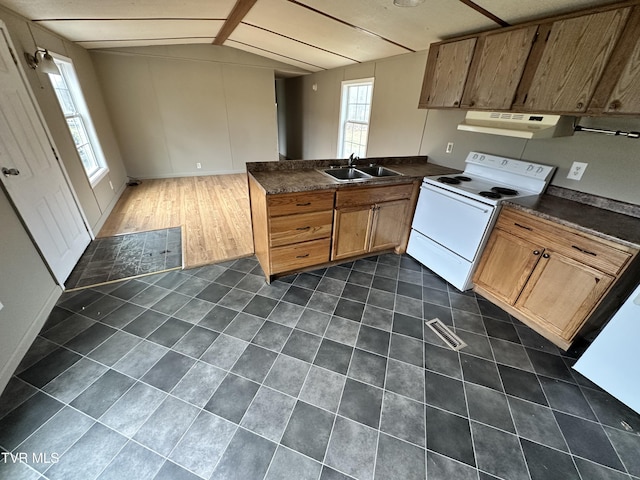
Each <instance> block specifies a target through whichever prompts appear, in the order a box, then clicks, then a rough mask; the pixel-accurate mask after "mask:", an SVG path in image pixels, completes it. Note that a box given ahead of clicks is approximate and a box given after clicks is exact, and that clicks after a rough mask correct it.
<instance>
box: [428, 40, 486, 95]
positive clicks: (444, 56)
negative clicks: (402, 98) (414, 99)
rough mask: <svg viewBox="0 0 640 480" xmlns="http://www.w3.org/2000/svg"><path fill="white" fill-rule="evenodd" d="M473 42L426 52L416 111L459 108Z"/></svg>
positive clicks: (438, 45) (442, 46)
mask: <svg viewBox="0 0 640 480" xmlns="http://www.w3.org/2000/svg"><path fill="white" fill-rule="evenodd" d="M476 40H477V39H476V38H475V37H474V38H468V39H466V40H459V41H457V42H449V43H440V44H434V45H432V46H431V48H429V57H428V58H427V66H426V69H425V73H424V81H423V83H422V93H421V94H420V104H419V107H421V108H443V107H454V108H456V107H459V106H460V101H461V100H462V92H463V90H464V86H465V83H466V81H467V75H468V73H469V67H470V66H471V58H472V57H473V52H474V50H475V47H476Z"/></svg>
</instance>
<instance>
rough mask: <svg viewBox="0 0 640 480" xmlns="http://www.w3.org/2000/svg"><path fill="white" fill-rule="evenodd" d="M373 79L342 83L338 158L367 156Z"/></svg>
mask: <svg viewBox="0 0 640 480" xmlns="http://www.w3.org/2000/svg"><path fill="white" fill-rule="evenodd" d="M372 95H373V78H365V79H361V80H352V81H348V82H342V102H341V112H340V134H339V140H338V142H339V143H338V157H340V158H344V157H348V156H349V155H351V154H352V153H353V154H354V155H357V156H358V157H364V156H366V154H367V139H368V138H369V117H371V98H372Z"/></svg>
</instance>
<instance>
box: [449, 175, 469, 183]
mask: <svg viewBox="0 0 640 480" xmlns="http://www.w3.org/2000/svg"><path fill="white" fill-rule="evenodd" d="M453 178H455V179H457V180H460V181H461V182H470V181H471V178H470V177H465V176H464V175H456V176H455V177H453Z"/></svg>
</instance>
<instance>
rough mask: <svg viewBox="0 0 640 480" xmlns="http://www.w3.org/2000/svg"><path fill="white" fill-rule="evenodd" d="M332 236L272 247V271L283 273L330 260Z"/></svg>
mask: <svg viewBox="0 0 640 480" xmlns="http://www.w3.org/2000/svg"><path fill="white" fill-rule="evenodd" d="M330 245H331V239H330V238H324V239H322V240H312V241H310V242H303V243H294V244H293V245H287V246H285V247H276V248H273V249H271V272H272V273H281V272H288V271H291V270H296V269H298V268H304V267H309V266H312V265H318V264H321V263H325V262H328V261H329V247H330Z"/></svg>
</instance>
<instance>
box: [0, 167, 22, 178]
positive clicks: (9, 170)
mask: <svg viewBox="0 0 640 480" xmlns="http://www.w3.org/2000/svg"><path fill="white" fill-rule="evenodd" d="M2 174H3V175H4V176H5V177H8V176H9V175H20V170H18V169H17V168H7V167H2Z"/></svg>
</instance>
